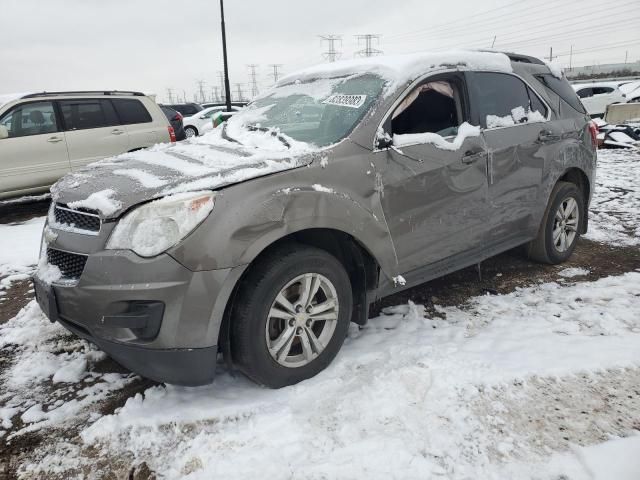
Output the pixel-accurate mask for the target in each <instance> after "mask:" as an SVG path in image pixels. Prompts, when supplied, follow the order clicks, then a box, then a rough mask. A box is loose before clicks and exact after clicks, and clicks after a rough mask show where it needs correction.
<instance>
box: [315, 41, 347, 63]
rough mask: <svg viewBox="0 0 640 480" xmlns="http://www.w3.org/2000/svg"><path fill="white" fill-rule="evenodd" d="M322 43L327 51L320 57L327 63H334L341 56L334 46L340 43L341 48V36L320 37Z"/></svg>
mask: <svg viewBox="0 0 640 480" xmlns="http://www.w3.org/2000/svg"><path fill="white" fill-rule="evenodd" d="M320 39H321V40H322V42H323V43H324V42H326V43H327V47H328V48H327V51H326V52H324V53H323V54H322V57H323V58H324V59H326V60H328V61H329V62H335V61H336V60H337V59H339V58H340V57H341V56H342V52H340V51H338V50H336V44H337V43H340V46H341V47H342V35H320Z"/></svg>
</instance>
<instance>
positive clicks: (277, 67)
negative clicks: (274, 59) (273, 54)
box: [269, 63, 282, 83]
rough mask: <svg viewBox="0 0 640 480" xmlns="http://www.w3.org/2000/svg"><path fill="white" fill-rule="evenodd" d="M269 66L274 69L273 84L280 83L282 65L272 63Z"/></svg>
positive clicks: (272, 74)
mask: <svg viewBox="0 0 640 480" xmlns="http://www.w3.org/2000/svg"><path fill="white" fill-rule="evenodd" d="M269 66H270V67H271V68H272V69H273V72H272V73H271V76H272V77H273V83H278V79H279V78H280V69H281V68H282V64H277V63H272V64H271V65H269Z"/></svg>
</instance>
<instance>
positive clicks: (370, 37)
mask: <svg viewBox="0 0 640 480" xmlns="http://www.w3.org/2000/svg"><path fill="white" fill-rule="evenodd" d="M356 38H357V39H358V45H360V42H361V41H362V40H364V45H365V46H364V48H363V49H362V50H358V51H357V52H356V53H355V54H356V56H359V57H374V56H376V55H382V50H378V49H377V48H373V42H374V40H375V42H376V44H379V43H380V35H375V34H372V33H365V34H364V35H356Z"/></svg>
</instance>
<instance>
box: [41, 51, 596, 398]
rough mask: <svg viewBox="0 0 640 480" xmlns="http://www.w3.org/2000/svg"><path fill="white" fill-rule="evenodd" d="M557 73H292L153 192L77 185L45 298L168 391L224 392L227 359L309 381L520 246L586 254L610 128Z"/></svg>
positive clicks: (62, 218) (481, 59) (552, 255)
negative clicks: (372, 334) (350, 349)
mask: <svg viewBox="0 0 640 480" xmlns="http://www.w3.org/2000/svg"><path fill="white" fill-rule="evenodd" d="M556 75H558V74H557V73H556V72H552V71H551V70H550V69H549V67H548V66H546V65H545V64H544V63H543V62H542V61H540V60H538V59H536V58H533V57H526V56H519V55H512V54H509V55H506V54H501V53H496V52H477V51H474V52H450V53H446V52H445V53H437V54H426V53H425V54H414V55H406V56H399V57H392V58H387V57H382V56H380V57H372V58H369V59H366V60H362V59H359V60H357V61H347V62H339V63H333V64H330V65H321V66H316V67H313V68H311V69H308V70H304V71H302V72H299V73H296V74H292V75H290V76H288V77H286V78H283V79H281V80H280V81H279V83H278V84H277V85H276V86H275V88H274V89H272V90H271V91H269V92H268V93H266V94H264V95H263V96H262V97H259V98H257V99H256V100H255V101H254V102H252V104H251V105H250V106H248V107H247V108H245V109H243V110H242V111H240V112H238V113H237V114H235V115H234V116H233V117H232V118H231V119H229V121H228V122H227V123H225V124H224V125H223V126H222V128H218V129H216V130H214V131H213V132H211V133H210V134H209V135H207V136H205V137H202V138H200V139H199V141H197V142H193V143H187V144H179V145H176V146H174V147H166V148H163V147H160V148H156V149H155V150H154V151H153V152H134V153H132V154H129V155H128V156H127V157H126V158H125V159H123V160H122V161H126V162H127V165H128V166H129V168H130V169H134V170H135V171H136V175H131V176H130V177H127V176H123V175H119V174H117V171H118V170H120V167H119V165H118V164H116V165H114V164H113V163H112V162H111V163H110V162H108V161H107V162H103V164H101V165H97V166H95V167H93V168H91V169H87V170H86V171H84V172H83V175H84V177H83V178H85V179H86V180H87V181H86V182H84V183H81V184H79V185H77V184H76V183H77V182H75V180H76V179H74V178H73V177H67V178H65V179H62V180H61V181H60V182H58V183H57V185H56V187H55V189H54V197H53V202H52V207H51V213H50V214H49V216H48V220H47V224H46V226H45V229H44V235H43V239H44V240H43V241H44V245H43V247H42V252H43V253H42V258H41V261H40V265H39V268H38V273H37V275H36V277H35V285H36V287H35V291H36V298H37V300H38V302H39V304H40V306H41V307H42V310H43V311H44V313H45V315H47V316H48V317H49V318H50V319H52V320H55V321H59V322H60V323H61V324H62V325H64V326H65V327H66V328H67V329H69V330H70V331H72V332H75V333H76V334H77V335H79V336H80V337H83V338H86V339H88V340H89V341H91V342H93V343H95V344H97V345H98V346H99V347H100V348H101V349H102V350H104V351H106V352H107V353H109V354H110V355H111V356H112V357H113V358H114V359H116V360H117V361H118V362H120V363H121V364H123V365H124V366H126V367H128V368H130V369H131V370H133V371H135V372H137V373H139V374H141V375H143V376H145V377H149V378H152V379H155V380H158V381H165V382H169V383H177V384H186V385H197V384H204V383H208V382H211V381H212V379H213V378H214V374H215V365H216V357H217V355H218V353H219V352H222V353H223V354H224V356H225V357H226V359H227V361H228V362H229V364H232V365H233V366H235V368H237V369H239V370H240V371H242V372H244V373H245V374H246V375H247V376H248V377H249V378H251V379H253V380H254V381H256V382H258V383H260V384H263V385H267V386H269V387H282V386H285V385H291V384H294V383H296V382H299V381H301V380H304V379H307V378H309V377H311V376H313V375H315V374H317V373H318V372H320V371H321V370H323V369H324V368H325V367H326V366H327V365H329V363H330V362H331V361H332V360H333V358H334V357H335V356H336V354H337V353H338V351H339V350H340V348H341V346H342V343H343V341H344V339H345V336H346V334H347V330H348V328H349V322H355V323H357V324H361V325H362V324H364V323H366V321H367V318H368V317H367V315H368V310H369V305H370V304H371V303H372V302H374V301H375V300H377V299H380V298H381V297H384V296H386V295H389V294H391V293H393V292H397V291H400V290H403V289H406V288H409V287H412V286H415V285H417V284H420V283H422V282H425V281H427V280H431V279H434V278H437V277H440V276H442V275H445V274H447V273H449V272H453V271H455V270H458V269H460V268H464V267H468V266H470V265H476V264H478V263H479V262H481V261H483V260H484V259H487V258H489V257H491V256H493V255H496V254H498V253H500V252H503V251H506V250H509V249H512V248H514V247H517V246H520V245H523V246H524V248H523V249H524V250H525V251H526V252H527V253H528V255H529V256H530V257H531V258H532V259H534V260H537V261H540V262H544V263H550V264H557V263H561V262H564V261H565V260H567V259H568V258H569V257H570V256H571V253H572V252H573V250H574V248H575V246H576V242H577V241H578V238H579V236H580V235H581V234H583V233H585V232H586V231H587V225H588V222H587V214H588V205H589V202H590V199H591V192H592V191H593V188H594V173H595V167H596V148H595V136H596V133H597V130H596V128H595V126H594V124H593V122H592V121H591V119H590V118H589V116H588V115H587V114H586V111H585V110H584V107H583V106H582V104H581V103H580V101H579V99H578V97H577V96H576V94H575V92H574V91H573V90H572V88H571V86H570V85H569V83H568V82H567V81H566V79H564V78H563V77H562V76H560V77H558V76H556ZM308 105H314V106H315V107H317V108H311V109H310V108H307V109H306V111H305V114H304V115H302V114H301V112H302V107H304V106H308ZM299 113H300V115H299ZM294 119H298V120H297V121H294ZM141 172H144V175H143V174H142V173H141ZM150 179H154V180H156V181H155V182H150V181H149V180H150ZM97 200H100V201H97ZM70 225H76V228H75V229H74V230H73V233H69V232H68V230H69V228H70ZM78 225H81V227H80V228H78V227H77V226H78Z"/></svg>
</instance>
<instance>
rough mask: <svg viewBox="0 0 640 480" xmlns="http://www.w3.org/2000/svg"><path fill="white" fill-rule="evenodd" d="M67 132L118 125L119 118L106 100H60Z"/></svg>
mask: <svg viewBox="0 0 640 480" xmlns="http://www.w3.org/2000/svg"><path fill="white" fill-rule="evenodd" d="M59 103H60V110H61V111H62V118H63V120H64V126H65V129H66V130H86V129H89V128H102V127H111V126H114V125H118V118H117V117H116V114H115V112H114V110H113V107H112V106H111V103H109V102H108V101H106V100H100V99H88V100H60V102H59Z"/></svg>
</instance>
